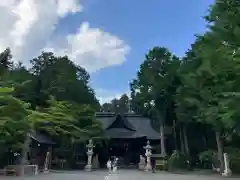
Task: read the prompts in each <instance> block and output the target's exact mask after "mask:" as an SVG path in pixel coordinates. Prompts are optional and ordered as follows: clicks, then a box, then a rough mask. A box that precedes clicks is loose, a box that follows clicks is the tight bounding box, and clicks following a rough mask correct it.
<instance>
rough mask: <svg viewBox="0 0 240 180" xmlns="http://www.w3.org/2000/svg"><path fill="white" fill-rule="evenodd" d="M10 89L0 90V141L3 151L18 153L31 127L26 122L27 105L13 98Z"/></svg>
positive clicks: (28, 112)
mask: <svg viewBox="0 0 240 180" xmlns="http://www.w3.org/2000/svg"><path fill="white" fill-rule="evenodd" d="M12 91H13V89H12V88H0V114H1V117H0V141H1V143H2V144H3V145H4V146H2V147H4V148H5V151H7V150H8V149H11V150H13V151H19V150H20V149H21V148H22V146H23V143H24V139H25V136H26V134H27V132H29V130H30V129H31V125H30V123H29V122H28V120H27V116H28V115H29V114H30V113H31V112H30V111H29V104H26V103H24V102H22V101H20V100H19V99H16V98H14V97H13V96H12V95H11V93H12Z"/></svg>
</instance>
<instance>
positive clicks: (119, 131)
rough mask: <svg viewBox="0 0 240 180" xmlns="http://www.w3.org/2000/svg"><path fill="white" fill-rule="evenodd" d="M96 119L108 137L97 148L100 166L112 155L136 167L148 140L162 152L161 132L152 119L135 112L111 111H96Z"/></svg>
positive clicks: (122, 164)
mask: <svg viewBox="0 0 240 180" xmlns="http://www.w3.org/2000/svg"><path fill="white" fill-rule="evenodd" d="M96 119H97V120H98V121H100V122H101V123H102V126H103V128H104V135H103V137H104V138H106V139H108V141H107V143H104V142H103V143H101V145H99V146H96V148H95V153H96V154H97V155H98V161H99V163H100V167H104V166H106V162H107V160H108V158H109V157H110V156H117V157H119V160H120V164H121V166H124V167H126V166H127V167H130V166H133V167H135V166H136V165H137V163H138V161H139V157H140V155H144V153H145V151H144V149H143V147H144V146H145V145H146V142H147V141H148V140H149V141H150V142H151V145H152V146H156V148H155V150H156V151H158V152H156V151H155V153H158V154H160V133H158V132H157V131H155V130H154V129H153V127H152V125H151V119H149V118H147V117H143V116H141V115H137V114H134V113H125V114H117V113H111V112H100V113H96Z"/></svg>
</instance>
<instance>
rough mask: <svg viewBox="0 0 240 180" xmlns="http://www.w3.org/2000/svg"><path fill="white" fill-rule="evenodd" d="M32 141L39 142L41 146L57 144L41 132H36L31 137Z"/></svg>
mask: <svg viewBox="0 0 240 180" xmlns="http://www.w3.org/2000/svg"><path fill="white" fill-rule="evenodd" d="M30 137H31V138H32V139H34V140H35V141H37V142H38V143H40V144H48V145H54V144H55V142H53V141H52V139H51V138H50V137H48V136H46V135H44V134H42V133H40V132H35V133H32V134H31V135H30Z"/></svg>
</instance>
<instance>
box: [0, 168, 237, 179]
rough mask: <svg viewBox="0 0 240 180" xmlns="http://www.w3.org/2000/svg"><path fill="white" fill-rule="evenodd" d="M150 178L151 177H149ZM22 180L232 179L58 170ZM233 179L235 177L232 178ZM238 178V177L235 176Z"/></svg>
mask: <svg viewBox="0 0 240 180" xmlns="http://www.w3.org/2000/svg"><path fill="white" fill-rule="evenodd" d="M150 178H151V179H150ZM15 179H18V180H20V179H22V178H19V177H3V176H0V180H15ZM23 179H24V180H219V179H224V180H228V179H232V178H223V177H220V176H218V175H210V174H209V175H203V174H170V173H167V172H165V173H164V172H158V173H156V174H153V173H150V172H149V173H148V172H147V173H146V172H139V171H136V170H135V171H134V170H131V171H130V170H129V171H128V170H122V171H120V172H119V173H117V174H112V175H108V172H107V171H95V172H91V173H87V172H83V171H78V172H77V171H72V172H70V171H69V172H59V173H48V174H40V175H38V176H35V177H24V178H23ZM234 179H235V178H234ZM236 179H239V180H240V178H236Z"/></svg>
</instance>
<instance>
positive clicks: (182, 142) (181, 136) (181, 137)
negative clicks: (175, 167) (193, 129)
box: [179, 126, 184, 153]
mask: <svg viewBox="0 0 240 180" xmlns="http://www.w3.org/2000/svg"><path fill="white" fill-rule="evenodd" d="M179 131H180V142H181V152H182V153H184V140H183V133H182V127H181V126H180V129H179Z"/></svg>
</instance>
